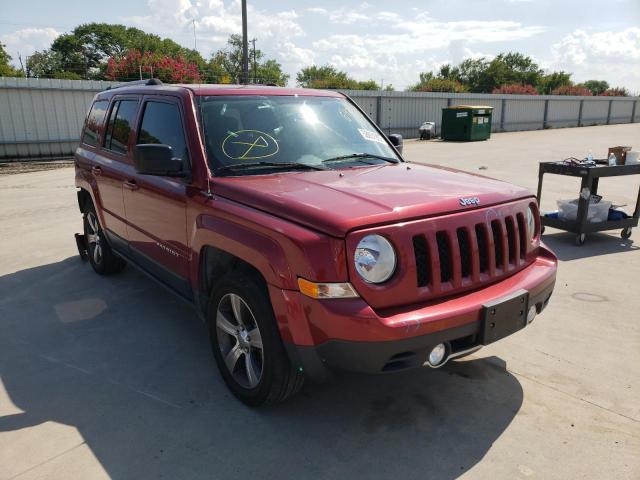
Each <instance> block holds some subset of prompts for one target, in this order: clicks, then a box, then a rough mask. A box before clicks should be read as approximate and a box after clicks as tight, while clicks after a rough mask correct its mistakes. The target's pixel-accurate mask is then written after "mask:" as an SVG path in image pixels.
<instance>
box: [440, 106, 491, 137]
mask: <svg viewBox="0 0 640 480" xmlns="http://www.w3.org/2000/svg"><path fill="white" fill-rule="evenodd" d="M492 112H493V107H487V106H482V105H457V106H455V107H447V108H443V109H442V129H441V135H440V136H441V137H442V139H443V140H458V141H467V142H468V141H474V140H487V139H488V138H489V137H490V136H491V114H492Z"/></svg>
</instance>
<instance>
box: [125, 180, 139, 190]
mask: <svg viewBox="0 0 640 480" xmlns="http://www.w3.org/2000/svg"><path fill="white" fill-rule="evenodd" d="M124 188H126V189H129V190H137V189H139V188H140V187H139V186H138V184H137V183H136V181H135V180H126V181H125V182H124Z"/></svg>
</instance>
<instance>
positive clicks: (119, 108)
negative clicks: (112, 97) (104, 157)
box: [104, 100, 138, 154]
mask: <svg viewBox="0 0 640 480" xmlns="http://www.w3.org/2000/svg"><path fill="white" fill-rule="evenodd" d="M137 107H138V102H137V101H136V100H119V101H117V102H116V103H115V104H114V105H113V107H112V108H111V115H109V123H108V125H107V133H106V135H105V139H104V147H105V148H106V149H108V150H111V151H113V152H116V153H122V154H126V153H127V147H128V146H129V134H130V133H131V127H132V126H133V122H134V120H135V116H136V110H137Z"/></svg>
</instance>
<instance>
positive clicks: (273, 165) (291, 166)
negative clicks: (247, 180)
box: [215, 162, 326, 174]
mask: <svg viewBox="0 0 640 480" xmlns="http://www.w3.org/2000/svg"><path fill="white" fill-rule="evenodd" d="M252 168H270V169H282V170H326V168H324V167H321V166H320V165H309V164H308V163H295V162H250V163H232V164H230V165H223V166H221V167H218V168H217V169H216V170H215V173H216V174H217V173H220V172H234V171H242V170H248V169H252Z"/></svg>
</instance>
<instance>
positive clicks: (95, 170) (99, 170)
mask: <svg viewBox="0 0 640 480" xmlns="http://www.w3.org/2000/svg"><path fill="white" fill-rule="evenodd" d="M91 171H92V172H93V174H94V175H102V168H100V167H97V166H96V167H92V168H91Z"/></svg>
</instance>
